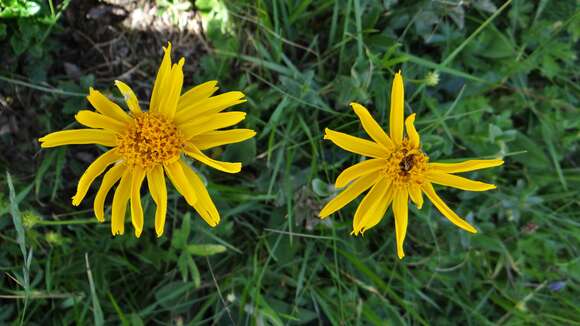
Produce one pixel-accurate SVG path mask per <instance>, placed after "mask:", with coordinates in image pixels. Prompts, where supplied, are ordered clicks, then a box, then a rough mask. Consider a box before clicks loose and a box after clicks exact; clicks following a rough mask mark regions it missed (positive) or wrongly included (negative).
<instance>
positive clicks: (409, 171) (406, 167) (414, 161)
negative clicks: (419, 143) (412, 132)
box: [384, 139, 429, 186]
mask: <svg viewBox="0 0 580 326" xmlns="http://www.w3.org/2000/svg"><path fill="white" fill-rule="evenodd" d="M428 162H429V157H427V155H425V154H424V153H423V152H421V150H420V149H416V148H411V146H410V145H409V142H408V140H407V139H404V140H403V143H402V144H401V147H399V148H398V149H397V150H395V151H394V152H393V153H392V154H391V157H389V158H388V163H387V166H386V168H385V171H384V172H385V174H386V175H387V176H388V177H389V179H391V180H392V184H393V185H395V186H402V185H405V184H409V183H417V184H421V183H422V182H423V173H424V172H425V171H426V170H427V163H428Z"/></svg>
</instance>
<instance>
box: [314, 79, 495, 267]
mask: <svg viewBox="0 0 580 326" xmlns="http://www.w3.org/2000/svg"><path fill="white" fill-rule="evenodd" d="M351 105H352V108H353V109H354V112H355V114H356V115H357V116H358V118H359V119H360V122H361V124H362V126H363V128H364V130H365V131H366V132H367V134H368V135H369V136H370V137H371V138H372V141H371V140H367V139H362V138H358V137H354V136H350V135H347V134H344V133H341V132H337V131H334V130H330V129H328V128H327V129H326V130H325V135H324V139H328V140H330V141H332V142H333V143H334V144H336V145H337V146H339V147H341V148H342V149H345V150H347V151H349V152H352V153H355V154H359V155H362V156H366V157H369V158H370V159H368V160H365V161H362V162H360V163H358V164H355V165H353V166H351V167H349V168H347V169H346V170H344V171H342V173H340V175H339V176H338V178H337V179H336V184H335V186H336V188H345V187H346V188H345V189H344V190H342V191H341V192H340V193H339V194H338V195H337V196H336V197H334V198H333V199H332V200H330V201H329V202H328V203H327V204H326V205H325V206H324V207H323V208H322V210H321V211H320V217H321V218H325V217H327V216H329V215H330V214H332V213H334V212H336V211H337V210H339V209H341V208H342V207H344V206H345V205H346V204H348V203H349V202H351V201H352V200H354V199H355V198H356V197H358V196H359V195H360V194H362V193H363V192H365V191H366V190H368V189H370V190H369V191H368V193H367V194H366V195H365V196H364V198H363V200H362V201H361V202H360V204H359V206H358V207H357V209H356V212H355V214H354V220H353V231H352V233H353V234H354V235H359V234H361V233H364V232H365V231H366V230H368V229H370V228H372V227H374V226H375V225H377V224H378V223H379V222H380V221H381V219H382V218H383V216H384V215H385V212H386V211H387V209H388V208H389V206H392V207H393V214H394V217H395V232H396V241H397V254H398V256H399V258H403V257H404V256H405V252H404V250H403V242H404V241H405V235H406V233H407V224H408V214H409V212H408V203H409V198H410V199H411V201H412V202H413V203H414V204H415V205H416V206H417V208H419V209H421V207H422V206H423V194H425V195H426V196H427V198H429V200H431V202H432V203H433V204H434V205H435V207H437V209H438V210H439V211H440V212H441V214H443V215H444V216H445V217H446V218H448V219H449V221H451V222H452V223H453V224H455V225H457V226H458V227H460V228H462V229H464V230H466V231H468V232H471V233H476V232H477V230H476V229H475V228H474V227H473V226H471V225H470V224H469V223H467V222H466V221H465V220H463V219H462V218H460V217H459V216H457V214H455V212H453V211H452V210H451V209H450V208H449V207H448V206H447V204H445V202H444V201H443V200H442V199H441V198H440V197H439V195H437V193H436V192H435V189H434V188H433V184H438V185H443V186H449V187H454V188H458V189H461V190H468V191H486V190H491V189H495V186H494V185H492V184H487V183H483V182H479V181H473V180H470V179H466V178H463V177H460V176H457V175H455V174H456V173H461V172H468V171H474V170H480V169H485V168H491V167H494V166H499V165H502V164H503V161H502V160H497V159H496V160H468V161H464V162H459V163H431V162H429V157H428V156H427V155H426V154H425V153H423V152H422V151H421V141H420V136H419V133H418V132H417V130H416V129H415V126H414V124H413V123H414V121H415V114H411V115H410V116H408V117H407V120H406V121H405V122H404V123H403V120H404V87H403V77H402V76H401V73H400V72H399V73H397V74H396V75H395V79H394V81H393V86H392V90H391V112H390V118H389V120H390V121H389V124H390V125H389V129H390V130H389V131H390V132H389V134H388V135H387V133H385V132H384V131H383V129H382V128H381V127H380V125H379V124H378V123H377V122H376V121H375V120H374V119H373V118H372V117H371V115H370V113H369V112H368V111H367V109H366V108H364V107H363V106H362V105H360V104H357V103H352V104H351ZM404 128H406V131H407V132H406V134H407V135H406V136H404V135H403V129H404Z"/></svg>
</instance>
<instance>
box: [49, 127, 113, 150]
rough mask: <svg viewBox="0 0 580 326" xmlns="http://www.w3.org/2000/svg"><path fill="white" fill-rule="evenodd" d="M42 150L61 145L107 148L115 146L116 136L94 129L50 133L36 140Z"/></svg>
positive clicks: (109, 132) (110, 132)
mask: <svg viewBox="0 0 580 326" xmlns="http://www.w3.org/2000/svg"><path fill="white" fill-rule="evenodd" d="M38 140H39V141H40V142H41V144H40V147H42V148H49V147H57V146H63V145H82V144H99V145H103V146H107V147H114V146H117V136H116V135H115V133H114V132H112V131H107V130H96V129H73V130H62V131H57V132H53V133H50V134H48V135H46V136H44V137H42V138H39V139H38Z"/></svg>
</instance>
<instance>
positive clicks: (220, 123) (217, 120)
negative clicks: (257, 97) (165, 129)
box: [179, 111, 246, 139]
mask: <svg viewBox="0 0 580 326" xmlns="http://www.w3.org/2000/svg"><path fill="white" fill-rule="evenodd" d="M245 118H246V113H245V112H237V111H234V112H226V113H217V114H213V115H210V116H207V117H203V118H200V119H197V120H195V121H192V122H190V123H186V124H182V125H179V129H180V130H181V132H182V133H183V137H184V138H185V139H191V138H192V137H193V136H197V135H201V134H204V133H206V132H208V131H212V130H216V129H221V128H226V127H230V126H233V125H235V124H237V123H238V122H240V121H242V120H244V119H245Z"/></svg>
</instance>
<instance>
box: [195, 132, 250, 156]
mask: <svg viewBox="0 0 580 326" xmlns="http://www.w3.org/2000/svg"><path fill="white" fill-rule="evenodd" d="M255 135H256V132H255V131H253V130H250V129H232V130H214V131H208V132H206V133H204V134H201V135H197V136H194V137H193V138H191V139H190V142H191V143H192V144H193V145H194V146H195V147H197V148H198V149H199V150H202V151H203V150H206V149H210V148H213V147H217V146H221V145H226V144H233V143H239V142H242V141H244V140H246V139H250V138H252V137H254V136H255Z"/></svg>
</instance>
